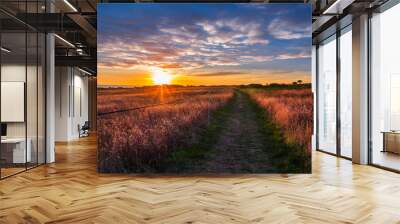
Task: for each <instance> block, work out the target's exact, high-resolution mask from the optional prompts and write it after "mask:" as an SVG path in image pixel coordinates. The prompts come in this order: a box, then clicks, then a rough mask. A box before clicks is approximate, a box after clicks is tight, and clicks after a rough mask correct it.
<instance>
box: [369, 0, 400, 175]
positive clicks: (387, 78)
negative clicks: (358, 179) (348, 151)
mask: <svg viewBox="0 0 400 224" xmlns="http://www.w3.org/2000/svg"><path fill="white" fill-rule="evenodd" d="M399 21H400V4H397V5H395V6H393V7H392V8H389V9H388V10H386V11H383V12H381V13H377V14H374V15H373V16H372V18H371V84H370V88H371V89H370V91H371V94H370V96H371V97H370V121H371V126H370V138H371V142H372V144H371V149H370V162H371V163H372V164H374V165H377V166H381V167H385V168H389V169H393V170H397V171H400V100H399V96H400V63H399V52H400V42H399V40H400V32H399V31H398V22H399Z"/></svg>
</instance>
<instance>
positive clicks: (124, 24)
mask: <svg viewBox="0 0 400 224" xmlns="http://www.w3.org/2000/svg"><path fill="white" fill-rule="evenodd" d="M97 41H98V72H99V76H98V78H99V83H100V84H107V85H137V86H140V85H152V84H154V83H153V82H152V81H154V80H152V76H153V75H154V73H155V72H156V73H160V74H163V75H165V74H167V75H168V76H170V77H172V78H171V83H174V84H191V85H197V84H198V85H200V84H201V85H204V84H206V85H207V84H209V85H218V84H229V85H230V84H248V83H263V84H264V83H271V82H292V81H295V80H298V79H302V80H304V81H309V80H310V72H311V71H310V68H311V9H310V6H309V5H306V4H221V3H219V4H217V3H215V4H204V3H203V4H182V3H181V4H165V3H164V4H154V3H149V4H99V6H98V40H97Z"/></svg>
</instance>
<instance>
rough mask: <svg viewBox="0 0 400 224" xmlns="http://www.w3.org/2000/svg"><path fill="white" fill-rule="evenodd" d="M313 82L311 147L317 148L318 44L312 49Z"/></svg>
mask: <svg viewBox="0 0 400 224" xmlns="http://www.w3.org/2000/svg"><path fill="white" fill-rule="evenodd" d="M311 55H312V56H311V83H312V87H311V88H312V92H313V97H314V103H313V110H314V117H313V121H314V122H313V135H312V137H311V149H312V150H316V149H317V145H316V144H317V139H316V137H317V136H316V133H317V132H316V131H317V113H316V111H317V109H316V105H317V85H316V83H317V80H316V79H317V49H316V46H315V45H313V46H312V51H311Z"/></svg>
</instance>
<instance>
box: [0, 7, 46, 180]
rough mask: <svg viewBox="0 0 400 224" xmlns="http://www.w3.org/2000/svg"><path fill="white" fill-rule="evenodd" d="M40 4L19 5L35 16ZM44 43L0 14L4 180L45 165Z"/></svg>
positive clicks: (39, 36) (0, 174)
mask: <svg viewBox="0 0 400 224" xmlns="http://www.w3.org/2000/svg"><path fill="white" fill-rule="evenodd" d="M39 3H40V1H35V2H29V3H28V2H26V1H20V2H18V8H19V9H21V10H23V11H24V12H33V13H35V12H38V11H35V10H43V8H42V7H39ZM2 4H3V3H0V6H2ZM35 4H36V5H35ZM41 5H42V4H41ZM10 23H12V25H10ZM45 41H46V40H45V35H44V34H43V33H41V32H38V31H37V30H35V29H34V28H32V27H30V26H29V25H27V24H25V23H23V22H21V21H19V20H18V19H16V18H14V17H13V16H12V14H8V13H4V12H3V11H1V12H0V47H1V57H0V68H1V69H0V71H1V73H0V82H1V85H0V90H1V91H0V92H1V97H0V101H1V105H0V111H1V115H0V121H1V144H0V178H1V179H3V178H5V177H7V176H11V175H13V174H16V173H19V172H22V171H25V170H27V169H30V168H33V167H36V166H38V165H40V164H43V163H45Z"/></svg>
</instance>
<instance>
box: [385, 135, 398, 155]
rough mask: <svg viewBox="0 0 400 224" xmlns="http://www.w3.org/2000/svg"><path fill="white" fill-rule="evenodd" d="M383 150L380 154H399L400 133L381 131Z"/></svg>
mask: <svg viewBox="0 0 400 224" xmlns="http://www.w3.org/2000/svg"><path fill="white" fill-rule="evenodd" d="M382 134H383V150H382V152H392V153H397V154H400V132H398V131H383V132H382Z"/></svg>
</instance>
